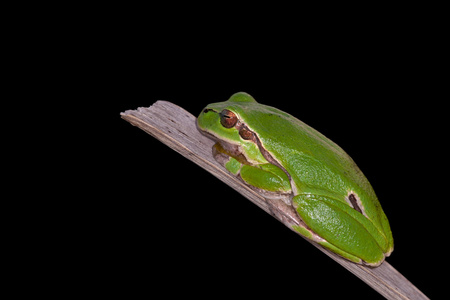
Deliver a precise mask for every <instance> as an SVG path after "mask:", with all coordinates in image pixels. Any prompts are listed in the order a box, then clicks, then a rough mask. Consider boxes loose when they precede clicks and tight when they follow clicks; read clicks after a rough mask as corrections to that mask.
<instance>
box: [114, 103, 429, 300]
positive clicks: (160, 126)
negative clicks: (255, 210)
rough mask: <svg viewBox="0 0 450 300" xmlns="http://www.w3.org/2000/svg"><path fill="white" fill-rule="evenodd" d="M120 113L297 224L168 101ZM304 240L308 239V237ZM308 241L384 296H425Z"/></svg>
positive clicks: (393, 273) (400, 279) (401, 280)
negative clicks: (222, 160) (228, 166)
mask: <svg viewBox="0 0 450 300" xmlns="http://www.w3.org/2000/svg"><path fill="white" fill-rule="evenodd" d="M121 116H122V118H123V119H125V120H126V121H128V122H130V123H131V124H132V125H134V126H137V127H139V128H140V129H142V130H144V131H145V132H147V133H148V134H150V135H151V136H153V137H155V138H157V139H158V140H160V141H161V142H163V143H164V144H166V145H167V146H169V147H170V148H172V149H174V150H175V151H177V152H178V153H180V154H181V155H183V156H184V157H186V158H188V159H190V160H192V161H193V162H195V163H196V164H198V165H199V166H201V167H202V168H204V169H206V170H207V171H208V172H210V173H211V174H213V175H214V176H216V177H217V178H219V179H220V180H222V181H223V182H225V183H226V184H227V185H229V186H230V187H232V188H234V189H235V190H237V191H238V192H239V193H241V194H242V195H243V196H244V197H246V198H247V199H249V200H250V201H252V202H253V203H254V204H256V205H257V206H258V207H259V208H261V209H263V210H264V211H266V212H267V213H269V214H271V215H272V216H273V217H275V218H276V219H278V220H279V221H280V222H282V223H283V224H285V225H286V226H287V227H288V228H290V229H291V227H292V225H293V224H298V217H297V215H296V213H295V212H294V211H293V210H292V209H290V208H289V207H287V206H286V205H284V204H283V201H278V202H277V201H273V200H272V201H267V200H266V199H265V198H264V197H263V196H262V195H260V194H258V193H257V192H255V191H254V190H252V189H250V188H249V187H247V186H246V185H245V184H243V183H242V182H241V181H239V180H238V179H237V178H236V177H235V176H233V175H231V174H230V173H228V172H227V171H226V170H225V169H224V168H223V167H222V166H221V165H219V164H218V163H217V162H216V161H215V160H214V158H213V157H212V153H211V147H212V146H213V144H214V142H213V141H212V140H210V139H208V138H207V137H205V136H203V135H202V134H200V133H199V131H198V130H197V127H196V118H195V117H194V116H193V115H191V114H190V113H189V112H187V111H186V110H184V109H183V108H181V107H179V106H177V105H175V104H172V103H170V102H167V101H157V102H156V103H154V104H153V105H152V106H151V107H149V108H142V107H141V108H138V109H137V110H128V111H126V112H124V113H121ZM294 232H295V231H294ZM299 236H301V235H299ZM302 238H303V237H302ZM305 240H306V241H308V242H310V241H309V240H308V239H305ZM310 243H311V244H313V245H314V246H315V247H316V248H317V249H319V250H320V251H322V252H323V253H325V254H326V255H328V256H329V257H331V258H332V259H333V260H335V261H336V262H337V263H339V264H340V265H341V266H343V267H344V268H346V269H347V270H348V271H350V272H352V273H353V274H355V275H356V276H358V277H359V278H360V279H361V280H363V281H364V282H366V283H367V284H368V285H369V286H371V287H372V288H373V289H375V290H376V291H378V292H379V293H380V294H381V295H383V296H384V297H386V298H387V299H428V297H426V296H425V295H424V294H423V293H422V292H421V291H420V290H418V289H417V288H416V287H415V286H414V285H413V284H412V283H411V282H409V281H408V280H407V279H406V278H405V277H404V276H403V275H402V274H400V273H399V272H398V271H397V270H396V269H394V268H393V267H392V266H391V265H390V264H389V263H388V262H386V261H385V262H384V263H382V264H381V265H380V266H379V267H377V268H370V267H367V266H363V265H358V264H354V263H352V262H349V261H347V260H345V259H343V258H341V257H340V256H338V255H336V254H334V253H332V252H330V251H328V250H325V249H324V248H322V247H320V246H318V245H316V244H315V243H312V242H310Z"/></svg>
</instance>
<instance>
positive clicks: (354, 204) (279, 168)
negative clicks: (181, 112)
mask: <svg viewBox="0 0 450 300" xmlns="http://www.w3.org/2000/svg"><path fill="white" fill-rule="evenodd" d="M198 128H199V130H200V131H202V132H204V133H206V134H207V135H209V136H210V137H212V138H213V139H215V140H216V141H217V143H216V144H215V145H214V147H213V153H214V156H215V158H216V160H217V161H218V162H220V163H221V164H222V165H224V166H225V167H226V168H227V170H228V171H230V172H231V173H233V174H235V175H236V176H239V177H240V178H242V180H243V181H244V182H246V183H247V184H248V185H250V186H252V187H254V188H257V189H258V190H261V191H264V192H267V193H272V194H280V195H289V196H290V199H292V200H291V201H290V203H289V205H292V206H293V207H294V208H295V210H296V212H297V214H298V216H299V217H300V219H301V221H302V224H301V226H293V229H294V230H296V231H297V232H299V233H300V234H301V235H303V236H305V237H307V238H309V239H311V240H313V241H314V242H317V243H319V244H321V245H322V246H323V247H325V248H328V249H329V250H331V251H333V252H335V253H337V254H339V255H341V256H342V257H344V258H346V259H348V260H350V261H353V262H355V263H360V264H366V265H370V266H378V265H380V264H381V263H382V262H383V261H384V258H385V257H386V256H389V255H390V253H391V252H392V251H393V247H394V242H393V238H392V232H391V229H390V227H389V222H388V220H387V218H386V215H385V214H384V212H383V210H382V208H381V205H380V203H379V202H378V199H377V197H376V195H375V192H374V191H373V189H372V187H371V185H370V183H369V182H368V180H367V179H366V177H365V176H364V175H363V173H362V172H361V171H360V170H359V168H358V167H357V165H356V164H355V162H354V161H353V160H352V159H351V158H350V157H349V156H348V155H347V154H346V153H345V152H344V150H342V149H341V148H340V147H339V146H338V145H336V144H335V143H333V142H332V141H331V140H329V139H328V138H326V137H325V136H324V135H322V134H321V133H319V132H317V131H316V130H314V129H313V128H311V127H309V126H308V125H306V124H305V123H303V122H302V121H300V120H298V119H296V118H295V117H293V116H291V115H289V114H287V113H285V112H283V111H280V110H278V109H276V108H273V107H270V106H266V105H262V104H259V103H257V102H256V101H255V99H253V98H252V97H251V96H250V95H248V94H246V93H236V94H234V95H232V96H231V98H230V99H229V100H228V101H225V102H219V103H213V104H210V105H208V106H207V107H206V108H205V109H204V110H203V112H202V113H201V114H200V116H199V117H198Z"/></svg>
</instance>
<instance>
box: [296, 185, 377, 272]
mask: <svg viewBox="0 0 450 300" xmlns="http://www.w3.org/2000/svg"><path fill="white" fill-rule="evenodd" d="M292 200H293V205H294V207H295V209H296V210H297V213H298V214H299V215H300V217H301V218H302V219H303V221H304V222H305V223H306V225H308V227H309V228H310V229H311V230H312V231H314V232H315V233H316V234H317V235H319V236H320V237H322V238H323V239H325V240H326V241H327V242H326V243H320V244H322V245H323V246H324V247H326V248H329V249H330V250H331V251H333V252H335V253H337V254H339V255H341V256H344V257H346V258H348V259H350V260H352V261H355V260H359V258H361V259H363V260H364V261H365V262H367V263H371V264H376V263H377V262H379V261H382V260H383V258H384V254H383V251H382V250H381V249H380V247H379V246H378V244H377V242H376V241H375V240H374V238H373V237H372V236H371V235H370V234H369V232H368V231H367V230H366V229H365V228H364V226H363V225H362V224H361V223H359V222H358V221H357V220H356V219H355V218H353V217H351V216H350V215H349V214H347V213H345V212H344V211H343V210H342V209H340V208H338V207H337V206H335V205H332V202H333V201H335V200H333V199H329V198H328V197H327V196H318V195H311V194H305V195H297V196H295V197H294V198H293V199H292Z"/></svg>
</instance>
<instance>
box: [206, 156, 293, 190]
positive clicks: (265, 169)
mask: <svg viewBox="0 0 450 300" xmlns="http://www.w3.org/2000/svg"><path fill="white" fill-rule="evenodd" d="M214 157H215V159H216V160H217V161H218V162H219V163H220V164H222V165H223V166H224V167H225V168H226V169H227V170H228V171H229V172H231V173H233V174H234V175H237V176H240V177H241V178H242V180H243V181H244V182H245V183H247V184H248V185H251V186H253V187H256V188H258V189H262V190H265V191H269V192H281V193H289V192H291V184H290V181H289V178H288V176H287V175H286V173H285V172H284V171H283V170H281V169H280V168H278V167H277V166H274V165H272V164H270V163H266V164H258V165H248V164H244V163H242V162H240V161H239V160H238V159H236V158H234V157H231V156H227V155H224V154H223V153H221V154H220V155H215V156H214Z"/></svg>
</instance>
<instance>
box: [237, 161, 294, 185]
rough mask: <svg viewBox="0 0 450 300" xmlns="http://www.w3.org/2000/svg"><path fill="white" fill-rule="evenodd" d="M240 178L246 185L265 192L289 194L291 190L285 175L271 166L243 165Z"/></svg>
mask: <svg viewBox="0 0 450 300" xmlns="http://www.w3.org/2000/svg"><path fill="white" fill-rule="evenodd" d="M241 177H242V179H243V180H244V181H245V182H246V183H248V184H250V185H252V186H254V187H257V188H260V189H263V190H266V191H270V192H289V191H290V190H291V184H290V182H289V178H288V176H287V175H286V173H284V172H283V170H281V169H280V168H278V167H277V166H274V165H272V164H262V165H258V166H249V165H243V166H242V168H241Z"/></svg>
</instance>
